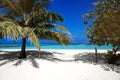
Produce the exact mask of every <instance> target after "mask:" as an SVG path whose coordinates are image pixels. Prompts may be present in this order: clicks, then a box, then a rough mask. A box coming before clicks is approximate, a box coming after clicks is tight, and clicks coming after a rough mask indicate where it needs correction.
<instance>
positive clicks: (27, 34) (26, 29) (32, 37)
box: [22, 27, 40, 50]
mask: <svg viewBox="0 0 120 80" xmlns="http://www.w3.org/2000/svg"><path fill="white" fill-rule="evenodd" d="M22 33H23V37H28V38H29V39H30V40H31V41H32V42H33V43H34V44H35V45H36V47H37V49H39V50H40V44H39V40H38V38H37V37H36V34H35V33H34V31H33V29H31V28H29V27H24V28H23V29H22Z"/></svg>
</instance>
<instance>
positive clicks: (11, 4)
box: [3, 0, 20, 15]
mask: <svg viewBox="0 0 120 80" xmlns="http://www.w3.org/2000/svg"><path fill="white" fill-rule="evenodd" d="M3 4H4V5H5V6H6V7H7V8H9V10H11V11H13V13H14V14H16V15H19V14H20V11H19V10H18V5H17V4H16V2H15V1H14V0H4V1H3Z"/></svg>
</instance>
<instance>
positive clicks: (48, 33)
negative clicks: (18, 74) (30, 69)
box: [0, 0, 70, 58]
mask: <svg viewBox="0 0 120 80" xmlns="http://www.w3.org/2000/svg"><path fill="white" fill-rule="evenodd" d="M49 3H50V0H29V1H28V0H1V1H0V4H1V5H0V8H3V9H4V10H5V11H6V14H4V15H0V36H2V37H4V36H8V37H10V38H14V40H15V41H16V40H17V39H18V38H19V37H22V48H21V53H20V55H19V58H26V53H25V49H26V39H27V38H28V39H30V40H31V41H32V42H33V43H34V44H35V45H36V47H37V49H38V50H39V51H40V44H39V40H38V38H40V39H48V40H54V41H57V42H58V43H60V44H61V45H68V44H69V42H70V38H69V37H68V33H69V31H68V30H67V29H66V28H65V27H64V26H59V25H57V24H56V23H57V22H60V23H63V22H64V20H63V18H62V17H61V16H60V15H59V14H57V13H55V12H51V11H49V10H48V5H49Z"/></svg>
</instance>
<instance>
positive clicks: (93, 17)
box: [83, 0, 120, 61]
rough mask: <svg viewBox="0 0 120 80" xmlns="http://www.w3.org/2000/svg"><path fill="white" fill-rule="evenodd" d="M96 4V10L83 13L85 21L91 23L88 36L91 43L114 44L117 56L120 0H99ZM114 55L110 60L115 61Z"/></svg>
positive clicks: (119, 43) (119, 30)
mask: <svg viewBox="0 0 120 80" xmlns="http://www.w3.org/2000/svg"><path fill="white" fill-rule="evenodd" d="M94 6H95V10H90V11H89V13H88V14H85V15H83V19H84V21H85V22H84V23H85V24H87V25H89V27H88V28H87V37H88V38H89V41H90V44H95V45H98V46H101V45H112V46H113V50H112V55H113V56H115V54H116V52H117V51H118V50H120V0H99V1H98V2H95V3H94ZM108 53H111V52H108ZM113 56H111V59H110V60H114V61H115V59H113Z"/></svg>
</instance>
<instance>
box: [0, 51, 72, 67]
mask: <svg viewBox="0 0 120 80" xmlns="http://www.w3.org/2000/svg"><path fill="white" fill-rule="evenodd" d="M0 53H3V54H0V61H1V63H0V66H3V65H5V64H7V63H10V62H13V66H19V65H21V64H22V63H23V62H24V61H29V62H31V63H32V66H33V67H35V68H39V64H38V63H37V60H36V59H42V60H47V61H51V62H55V63H57V62H71V61H74V60H62V59H59V58H56V57H55V56H54V54H58V55H63V54H62V53H57V52H52V53H51V52H46V51H41V52H40V53H38V51H34V50H33V51H26V54H27V58H25V59H18V55H19V53H20V51H14V52H9V51H0ZM39 54H40V58H39V57H38V56H39Z"/></svg>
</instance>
